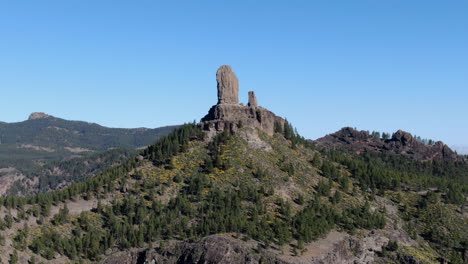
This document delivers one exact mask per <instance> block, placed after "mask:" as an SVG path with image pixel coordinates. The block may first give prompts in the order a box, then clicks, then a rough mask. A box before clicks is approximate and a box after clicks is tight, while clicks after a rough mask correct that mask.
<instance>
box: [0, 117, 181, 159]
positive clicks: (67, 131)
mask: <svg viewBox="0 0 468 264" xmlns="http://www.w3.org/2000/svg"><path fill="white" fill-rule="evenodd" d="M175 127H177V126H167V127H161V128H154V129H149V128H109V127H104V126H101V125H98V124H96V123H89V122H84V121H70V120H65V119H61V118H57V117H54V116H51V115H47V114H45V113H41V112H35V113H32V114H31V115H30V116H29V118H28V120H26V121H22V122H16V123H0V142H1V144H33V145H34V144H37V145H38V146H40V147H46V148H52V149H63V148H65V147H67V148H83V149H89V150H94V151H101V150H106V149H109V148H137V147H143V146H147V145H149V144H151V143H153V142H154V141H155V140H156V139H157V138H158V137H159V136H161V135H165V134H167V133H168V132H170V131H172V130H173V129H174V128H175ZM65 150H67V149H65ZM71 152H73V151H71Z"/></svg>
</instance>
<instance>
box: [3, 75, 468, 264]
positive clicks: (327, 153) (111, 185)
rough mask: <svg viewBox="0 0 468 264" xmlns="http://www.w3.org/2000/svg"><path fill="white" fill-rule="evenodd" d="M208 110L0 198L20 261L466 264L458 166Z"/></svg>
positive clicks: (249, 114)
mask: <svg viewBox="0 0 468 264" xmlns="http://www.w3.org/2000/svg"><path fill="white" fill-rule="evenodd" d="M217 80H218V99H219V100H218V103H217V104H216V105H215V106H213V107H212V108H211V110H210V111H209V113H208V115H207V116H205V117H204V118H203V119H202V121H201V122H200V123H198V124H195V123H193V124H186V125H183V126H181V127H179V128H177V129H175V130H174V131H173V132H171V133H170V134H168V135H167V136H165V137H163V138H161V139H160V140H158V141H157V142H156V143H155V144H152V145H150V146H149V147H147V148H145V149H143V150H141V152H140V153H139V155H135V156H134V157H132V158H130V159H129V160H128V161H126V162H124V163H122V164H120V165H116V166H113V167H111V168H108V169H106V170H105V171H104V172H103V173H101V174H99V175H97V176H95V177H92V178H87V179H83V181H80V182H77V183H74V184H72V185H70V186H68V187H66V188H64V189H62V190H58V191H52V192H49V193H43V194H37V195H32V196H27V197H17V196H10V197H6V198H0V219H2V220H1V221H0V229H1V230H2V232H1V234H0V258H1V260H2V261H3V262H5V263H6V262H8V261H13V262H15V261H16V262H18V263H27V262H28V261H29V262H30V263H31V262H32V263H39V262H44V263H109V264H110V263H122V264H124V263H135V264H136V263H281V264H288V263H291V264H292V263H317V264H318V263H336V264H338V263H340V264H341V263H350V264H351V263H407V264H410V263H411V264H412V263H453V264H455V263H457V264H458V263H466V261H467V260H468V241H467V237H468V211H467V207H466V203H467V199H466V198H467V193H468V183H467V180H468V179H467V172H468V164H467V163H466V162H464V161H452V160H444V159H441V160H437V161H430V162H428V161H423V160H419V159H415V158H413V157H411V156H409V155H405V154H404V153H394V152H391V151H388V152H385V151H382V152H378V151H368V152H367V151H366V152H362V153H358V152H353V151H348V150H343V149H340V148H325V147H322V146H319V145H317V144H314V143H313V142H310V141H308V140H305V139H304V138H303V137H301V136H300V135H298V134H297V133H296V132H295V129H293V126H292V125H291V124H290V123H288V122H287V121H286V120H285V119H283V118H281V117H278V116H276V115H275V114H274V113H272V112H271V111H269V110H267V109H265V108H263V107H260V106H259V105H258V101H257V98H256V97H255V94H254V93H253V92H252V93H249V104H247V105H241V104H239V103H238V101H237V96H238V89H239V87H238V81H237V78H236V76H235V75H234V72H232V69H231V68H230V67H228V66H223V67H221V68H220V69H219V70H218V74H217Z"/></svg>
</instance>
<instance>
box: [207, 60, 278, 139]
mask: <svg viewBox="0 0 468 264" xmlns="http://www.w3.org/2000/svg"><path fill="white" fill-rule="evenodd" d="M216 80H217V81H218V104H216V105H214V106H213V107H211V109H210V111H209V112H208V114H207V115H206V116H205V117H203V118H202V120H201V123H200V125H201V127H202V128H203V129H204V130H205V131H207V132H208V135H209V137H211V136H214V135H215V134H216V133H217V132H221V131H225V130H228V131H230V132H231V133H236V132H237V131H238V130H239V129H241V128H244V127H245V128H254V129H260V130H262V131H263V132H265V133H267V134H269V135H273V134H274V133H275V129H274V128H275V125H277V124H279V125H281V126H284V124H285V120H284V119H283V118H281V117H279V116H277V115H275V114H274V113H273V112H271V111H269V110H267V109H265V108H263V107H260V106H258V101H257V97H256V96H255V93H254V92H249V103H248V105H243V104H239V81H238V80H237V77H236V75H235V74H234V72H233V71H232V68H231V67H230V66H227V65H223V66H221V67H220V68H219V69H218V71H217V72H216Z"/></svg>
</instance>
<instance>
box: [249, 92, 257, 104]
mask: <svg viewBox="0 0 468 264" xmlns="http://www.w3.org/2000/svg"><path fill="white" fill-rule="evenodd" d="M249 106H250V107H257V106H258V101H257V96H255V92H253V91H250V92H249Z"/></svg>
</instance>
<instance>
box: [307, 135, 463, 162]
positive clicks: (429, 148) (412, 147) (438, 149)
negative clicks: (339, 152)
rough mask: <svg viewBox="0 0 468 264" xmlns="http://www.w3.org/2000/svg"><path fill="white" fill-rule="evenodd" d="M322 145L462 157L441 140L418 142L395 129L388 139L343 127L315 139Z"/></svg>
mask: <svg viewBox="0 0 468 264" xmlns="http://www.w3.org/2000/svg"><path fill="white" fill-rule="evenodd" d="M315 142H316V143H317V144H318V145H320V146H322V147H325V148H331V149H334V148H343V149H347V150H350V151H352V152H356V153H365V152H385V153H394V154H402V155H405V156H409V157H412V158H414V159H416V160H426V161H427V160H446V161H460V160H462V159H463V157H461V156H459V155H457V154H456V153H455V152H454V151H453V150H452V149H450V148H449V147H448V146H447V145H445V144H444V143H443V142H442V141H437V142H435V144H433V145H431V144H425V143H423V142H420V141H418V140H417V139H416V138H415V137H414V136H413V135H412V134H411V133H409V132H406V131H403V130H398V131H396V132H395V133H393V135H392V137H391V138H389V139H388V138H387V139H385V138H379V137H375V136H372V135H370V134H369V132H368V131H362V130H361V131H359V130H356V129H353V128H351V127H344V128H342V129H340V130H339V131H337V132H335V133H333V134H329V135H326V136H325V137H322V138H319V139H317V140H316V141H315Z"/></svg>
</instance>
